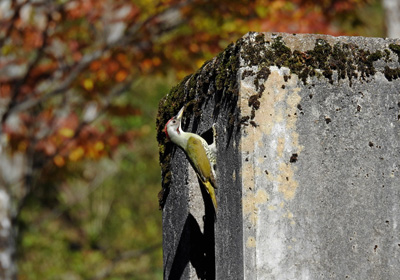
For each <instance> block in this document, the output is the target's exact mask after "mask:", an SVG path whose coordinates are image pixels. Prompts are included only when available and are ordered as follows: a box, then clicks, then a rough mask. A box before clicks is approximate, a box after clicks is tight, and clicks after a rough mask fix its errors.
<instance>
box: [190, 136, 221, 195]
mask: <svg viewBox="0 0 400 280" xmlns="http://www.w3.org/2000/svg"><path fill="white" fill-rule="evenodd" d="M186 153H187V155H188V157H189V159H190V162H191V164H192V166H193V168H194V170H195V171H196V173H197V174H198V175H199V177H200V179H201V180H202V181H203V182H206V181H210V182H211V184H212V186H213V187H214V188H215V187H216V184H215V179H214V176H213V174H212V172H211V165H210V161H209V160H208V157H207V154H206V151H205V149H204V147H203V144H202V143H201V140H199V139H196V138H195V137H189V139H188V142H187V148H186Z"/></svg>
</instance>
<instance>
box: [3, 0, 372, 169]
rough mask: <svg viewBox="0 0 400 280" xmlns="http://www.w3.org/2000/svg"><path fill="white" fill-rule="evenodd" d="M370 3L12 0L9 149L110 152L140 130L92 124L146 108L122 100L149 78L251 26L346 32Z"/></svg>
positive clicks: (196, 59) (56, 156) (183, 66)
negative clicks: (343, 20) (345, 18)
mask: <svg viewBox="0 0 400 280" xmlns="http://www.w3.org/2000/svg"><path fill="white" fill-rule="evenodd" d="M363 2H365V1H362V0H352V1H338V0H336V1H317V2H315V1H307V0H295V1H260V0H259V1H229V3H228V2H226V1H201V0H197V1H174V0H169V1H160V2H158V1H121V0H120V1H106V0H80V1H79V0H77V1H36V2H32V3H30V2H29V1H25V2H20V1H12V2H11V1H9V2H8V6H7V5H5V6H7V7H6V8H5V9H4V10H3V12H2V14H1V30H0V31H1V39H0V47H1V53H2V59H1V60H0V67H1V69H2V70H1V72H0V73H1V75H0V77H1V78H0V82H1V86H0V89H1V91H0V98H1V99H0V100H1V104H2V109H1V110H0V112H1V132H0V133H1V134H2V135H5V136H3V138H2V139H3V140H2V141H3V143H2V145H3V148H5V147H6V146H7V145H9V146H10V148H11V149H12V150H13V151H20V152H26V150H27V149H31V150H32V151H34V152H35V153H41V154H43V155H45V156H46V157H47V158H49V159H51V160H52V161H53V163H54V164H55V165H56V166H59V167H61V166H63V165H64V164H65V163H66V162H68V161H77V160H81V159H83V158H90V159H96V158H98V157H101V156H103V155H108V154H110V153H112V151H113V150H114V149H115V148H116V147H118V145H119V144H121V143H124V142H127V141H128V142H129V141H131V140H132V137H131V136H132V134H126V133H125V132H121V131H118V128H115V127H112V126H111V125H110V124H109V123H108V122H107V121H105V120H104V121H102V122H99V123H96V125H92V122H93V121H94V120H95V119H96V118H97V117H98V116H99V114H100V113H106V114H109V115H114V114H116V115H118V116H119V117H123V115H124V114H138V113H140V112H139V110H138V109H137V108H126V105H125V108H123V109H122V108H121V110H119V109H118V108H115V106H116V105H112V103H113V100H114V99H115V98H117V97H118V96H119V95H120V94H122V93H124V92H125V91H127V90H128V88H129V86H130V85H131V83H132V82H133V81H135V80H137V79H139V77H140V76H143V75H153V74H157V73H158V74H159V73H165V72H166V71H170V70H171V69H174V71H175V72H176V73H177V74H178V76H183V75H185V74H186V73H187V72H188V71H190V70H192V69H193V68H196V67H198V66H199V65H201V63H203V61H204V59H205V58H209V57H211V56H213V55H214V54H216V53H217V52H218V51H219V50H221V48H223V47H224V46H225V45H226V44H227V43H229V42H230V41H231V40H233V39H234V38H237V37H238V36H241V35H243V34H244V33H246V32H247V31H249V30H265V31H285V32H321V33H331V34H332V33H333V34H339V33H340V31H339V30H337V29H335V28H334V27H333V26H332V24H331V20H332V18H334V16H335V15H336V14H337V13H338V12H346V11H349V10H352V9H354V8H355V7H356V6H357V5H359V4H363ZM132 98H135V96H134V93H132ZM111 109H112V110H111ZM90 110H91V111H90ZM111 135H112V136H111Z"/></svg>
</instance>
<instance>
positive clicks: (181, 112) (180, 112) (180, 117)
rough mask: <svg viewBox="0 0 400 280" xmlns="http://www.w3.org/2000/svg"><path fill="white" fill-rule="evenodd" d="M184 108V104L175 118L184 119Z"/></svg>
mask: <svg viewBox="0 0 400 280" xmlns="http://www.w3.org/2000/svg"><path fill="white" fill-rule="evenodd" d="M184 109H185V106H183V107H182V109H181V110H180V111H179V113H178V114H177V115H176V116H175V119H177V120H178V121H180V120H181V119H182V116H183V110H184Z"/></svg>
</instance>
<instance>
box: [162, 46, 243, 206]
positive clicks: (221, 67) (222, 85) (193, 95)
mask: <svg viewBox="0 0 400 280" xmlns="http://www.w3.org/2000/svg"><path fill="white" fill-rule="evenodd" d="M239 50H240V44H238V43H236V44H231V45H229V46H228V47H227V48H226V49H225V50H224V51H223V52H221V53H220V54H219V55H218V56H217V57H216V58H214V59H213V60H211V61H207V62H206V63H205V64H204V65H203V66H202V67H201V68H200V69H199V70H198V71H197V72H196V73H194V74H192V75H189V76H187V77H186V78H185V79H184V80H183V81H182V82H180V83H179V84H178V85H177V86H175V87H174V88H172V89H171V91H170V92H169V93H168V94H167V95H166V96H165V97H164V98H163V99H162V100H161V101H160V103H159V109H158V115H157V119H156V129H157V141H158V145H159V154H160V165H161V171H162V178H163V181H162V190H161V191H160V193H159V203H160V207H161V208H162V207H163V205H164V203H165V201H166V197H167V196H168V193H169V186H170V183H171V171H170V160H171V153H172V151H173V147H174V146H173V144H172V143H170V142H169V141H168V140H167V139H166V136H165V133H164V126H165V124H166V123H167V122H168V120H169V119H170V118H171V117H173V116H174V115H175V114H176V113H177V112H178V111H179V109H180V108H182V106H185V107H186V111H187V112H192V113H193V116H194V119H195V120H194V122H198V121H199V120H200V117H201V114H202V108H203V106H204V104H205V102H207V101H208V100H209V99H210V98H214V100H215V108H216V112H219V111H220V110H221V108H222V107H224V110H226V111H228V112H230V113H229V116H228V120H227V124H226V127H227V130H228V132H229V131H230V132H232V131H233V129H234V123H235V121H236V119H237V118H238V116H236V115H235V111H236V107H237V99H238V94H239V93H238V80H237V73H238V68H239V66H240V63H239ZM187 115H188V114H186V116H187Z"/></svg>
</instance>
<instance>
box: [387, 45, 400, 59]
mask: <svg viewBox="0 0 400 280" xmlns="http://www.w3.org/2000/svg"><path fill="white" fill-rule="evenodd" d="M389 49H390V50H391V51H392V52H394V53H395V54H397V59H398V61H399V62H400V45H397V44H390V45H389Z"/></svg>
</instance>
